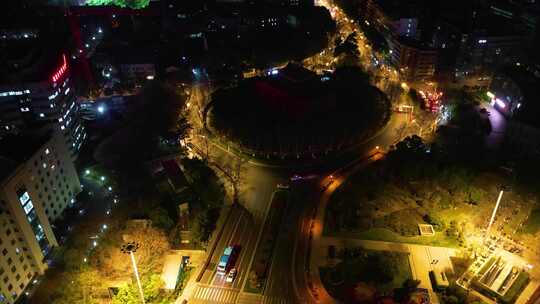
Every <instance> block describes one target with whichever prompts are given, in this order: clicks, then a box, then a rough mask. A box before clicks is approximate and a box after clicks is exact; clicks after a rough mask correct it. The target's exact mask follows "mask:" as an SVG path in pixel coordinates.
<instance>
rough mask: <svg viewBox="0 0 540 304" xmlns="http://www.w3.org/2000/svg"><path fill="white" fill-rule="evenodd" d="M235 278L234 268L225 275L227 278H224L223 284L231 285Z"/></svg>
mask: <svg viewBox="0 0 540 304" xmlns="http://www.w3.org/2000/svg"><path fill="white" fill-rule="evenodd" d="M235 278H236V268H233V269H231V270H230V271H229V273H228V274H227V277H226V278H225V282H227V283H232V282H233V281H234V279H235Z"/></svg>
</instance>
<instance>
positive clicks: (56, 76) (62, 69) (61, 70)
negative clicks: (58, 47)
mask: <svg viewBox="0 0 540 304" xmlns="http://www.w3.org/2000/svg"><path fill="white" fill-rule="evenodd" d="M66 70H67V60H66V55H65V54H62V65H61V66H60V67H59V68H58V70H56V72H55V73H54V74H53V76H52V81H53V82H57V81H58V79H60V78H61V77H62V76H63V75H64V73H65V72H66Z"/></svg>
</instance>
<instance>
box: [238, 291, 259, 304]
mask: <svg viewBox="0 0 540 304" xmlns="http://www.w3.org/2000/svg"><path fill="white" fill-rule="evenodd" d="M262 301H263V297H262V296H261V295H260V294H254V293H247V292H243V293H241V294H240V296H239V297H238V302H237V304H260V303H262Z"/></svg>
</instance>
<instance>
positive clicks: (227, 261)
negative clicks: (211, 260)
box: [217, 245, 240, 275]
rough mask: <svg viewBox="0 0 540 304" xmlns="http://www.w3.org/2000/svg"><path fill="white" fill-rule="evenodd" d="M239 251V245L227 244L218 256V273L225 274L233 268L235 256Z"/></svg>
mask: <svg viewBox="0 0 540 304" xmlns="http://www.w3.org/2000/svg"><path fill="white" fill-rule="evenodd" d="M239 251H240V246H238V245H234V246H228V247H227V248H225V250H224V251H223V255H221V257H220V258H219V263H218V266H217V273H218V274H220V275H225V274H226V273H227V272H229V270H231V268H233V266H234V263H236V258H237V257H238V252H239Z"/></svg>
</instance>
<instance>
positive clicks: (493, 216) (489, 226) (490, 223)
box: [486, 189, 504, 237]
mask: <svg viewBox="0 0 540 304" xmlns="http://www.w3.org/2000/svg"><path fill="white" fill-rule="evenodd" d="M503 194H504V189H501V191H500V192H499V197H498V198H497V202H496V203H495V207H494V208H493V212H492V213H491V219H490V220H489V224H488V227H487V229H486V237H489V231H490V230H491V226H492V225H493V221H494V220H495V215H496V214H497V210H498V209H499V204H500V203H501V199H502V196H503Z"/></svg>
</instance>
